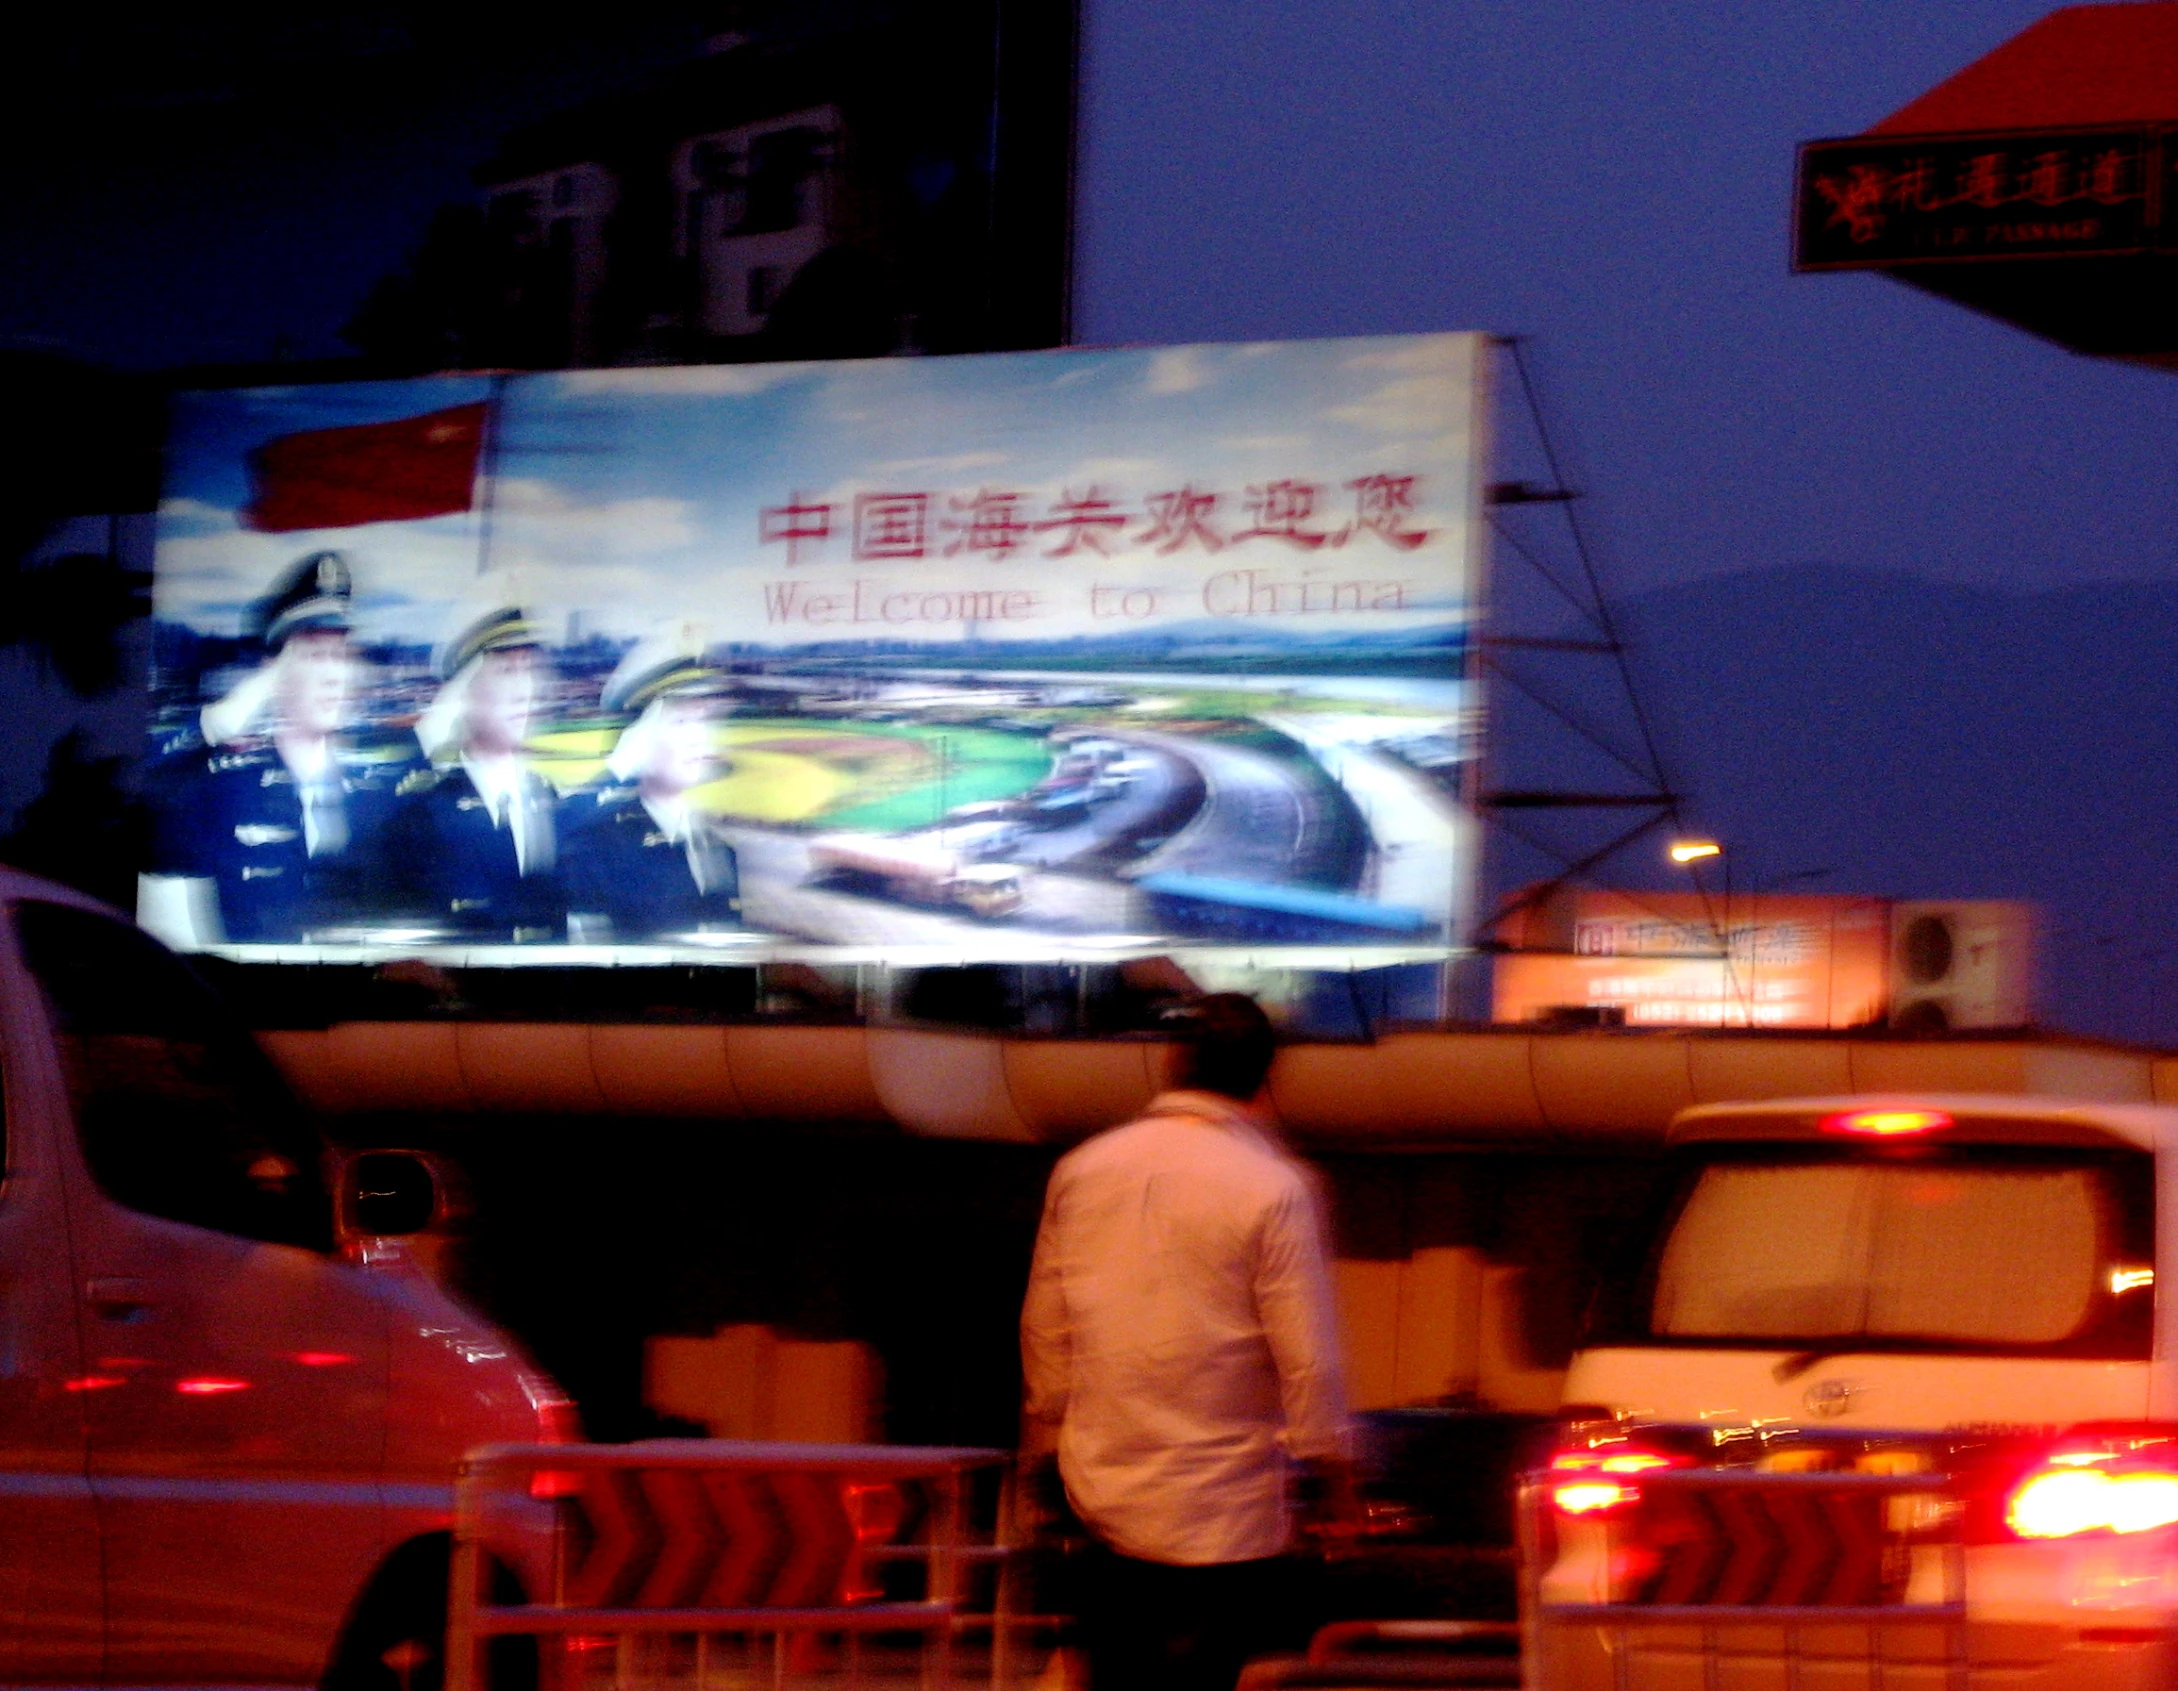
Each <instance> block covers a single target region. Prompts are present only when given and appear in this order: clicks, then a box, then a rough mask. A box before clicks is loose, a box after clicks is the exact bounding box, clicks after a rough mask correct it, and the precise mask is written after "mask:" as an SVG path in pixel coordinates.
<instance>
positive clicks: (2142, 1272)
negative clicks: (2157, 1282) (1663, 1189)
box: [1641, 1147, 2155, 1356]
mask: <svg viewBox="0 0 2178 1691" xmlns="http://www.w3.org/2000/svg"><path fill="white" fill-rule="evenodd" d="M2152 1171H2153V1163H2152V1159H2150V1158H2149V1157H2148V1156H2147V1155H2145V1154H2144V1153H2124V1152H2113V1153H2095V1152H2089V1153H2082V1152H2072V1151H2066V1152H2060V1153H2046V1152H2041V1151H2034V1152H2026V1153H2022V1152H2018V1151H2015V1150H2012V1149H2011V1148H1986V1147H1945V1148H1941V1149H1938V1148H1926V1149H1922V1148H1916V1150H1915V1152H1914V1153H1913V1154H1911V1155H1906V1156H1899V1155H1880V1154H1877V1155H1870V1154H1865V1153H1863V1154H1843V1155H1840V1154H1834V1153H1831V1154H1826V1153H1823V1152H1814V1151H1804V1150H1800V1149H1797V1148H1796V1149H1794V1150H1791V1151H1783V1150H1780V1149H1778V1148H1774V1147H1772V1148H1764V1149H1763V1150H1761V1151H1752V1150H1726V1151H1722V1152H1719V1151H1717V1150H1715V1149H1711V1150H1710V1151H1708V1153H1707V1154H1706V1155H1704V1156H1703V1157H1701V1158H1699V1159H1697V1160H1696V1161H1695V1162H1694V1163H1693V1164H1692V1165H1691V1166H1690V1167H1689V1169H1688V1171H1687V1174H1686V1177H1685V1178H1684V1179H1683V1180H1682V1182H1681V1183H1680V1185H1679V1189H1678V1200H1677V1202H1676V1205H1675V1207H1674V1210H1673V1213H1672V1214H1671V1215H1670V1216H1669V1218H1668V1221H1667V1225H1666V1226H1665V1227H1664V1229H1663V1230H1662V1231H1661V1233H1660V1235H1659V1238H1658V1243H1657V1246H1656V1248H1655V1249H1654V1251H1653V1253H1652V1256H1651V1263H1650V1272H1649V1275H1648V1276H1647V1286H1646V1288H1645V1297H1644V1299H1643V1300H1642V1301H1643V1302H1645V1304H1646V1310H1645V1314H1646V1321H1645V1322H1643V1323H1641V1325H1643V1326H1645V1327H1646V1335H1645V1336H1646V1337H1647V1338H1649V1339H1650V1340H1652V1341H1655V1340H1661V1341H1665V1342H1678V1343H1693V1344H1698V1343H1703V1342H1711V1343H1715V1342H1723V1343H1730V1344H1741V1345H1746V1344H1762V1343H1769V1344H1775V1345H1781V1346H1792V1347H1795V1348H1799V1347H1806V1346H1812V1345H1830V1344H1839V1343H1844V1344H1852V1345H1855V1346H1866V1347H1869V1348H1883V1349H1906V1348H1932V1349H1942V1350H1970V1351H1995V1352H2003V1353H2013V1354H2020V1353H2037V1352H2039V1353H2045V1354H2074V1355H2096V1356H2133V1355H2142V1356H2144V1355H2146V1354H2147V1350H2148V1334H2149V1326H2150V1323H2149V1319H2148V1317H2149V1312H2150V1309H2151V1306H2152V1301H2153V1296H2154V1292H2153V1275H2152V1272H2150V1270H2151V1268H2152V1265H2153V1263H2154V1260H2155V1256H2154V1240H2153V1236H2152V1235H2153V1210H2152V1197H2153V1187H2152Z"/></svg>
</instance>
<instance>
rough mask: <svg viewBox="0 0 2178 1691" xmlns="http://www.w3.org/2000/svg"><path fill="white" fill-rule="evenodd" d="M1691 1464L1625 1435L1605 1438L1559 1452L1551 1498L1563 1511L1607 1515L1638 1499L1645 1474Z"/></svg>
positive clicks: (1554, 1460) (1553, 1467)
mask: <svg viewBox="0 0 2178 1691" xmlns="http://www.w3.org/2000/svg"><path fill="white" fill-rule="evenodd" d="M1687 1466H1689V1463H1688V1460H1687V1458H1685V1457H1684V1456H1673V1455H1670V1454H1667V1453H1666V1452H1664V1451H1661V1450H1650V1449H1647V1448H1645V1447H1644V1446H1641V1445H1637V1444H1631V1443H1629V1442H1628V1441H1626V1440H1625V1439H1604V1440H1601V1441H1599V1442H1597V1443H1595V1444H1592V1445H1578V1446H1574V1447H1572V1448H1570V1449H1564V1450H1560V1451H1558V1452H1556V1453H1555V1454H1554V1455H1553V1456H1552V1457H1551V1459H1550V1478H1549V1485H1550V1501H1551V1505H1552V1507H1553V1508H1555V1509H1556V1510H1557V1511H1558V1513H1559V1514H1561V1515H1607V1514H1610V1513H1611V1512H1612V1511H1613V1510H1617V1509H1623V1508H1625V1507H1626V1506H1627V1505H1629V1504H1632V1503H1637V1502H1639V1501H1640V1498H1641V1488H1640V1486H1639V1485H1638V1484H1637V1483H1636V1481H1638V1480H1639V1478H1640V1476H1641V1475H1643V1474H1648V1473H1654V1472H1655V1471H1656V1470H1657V1469H1659V1468H1684V1467H1687Z"/></svg>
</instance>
